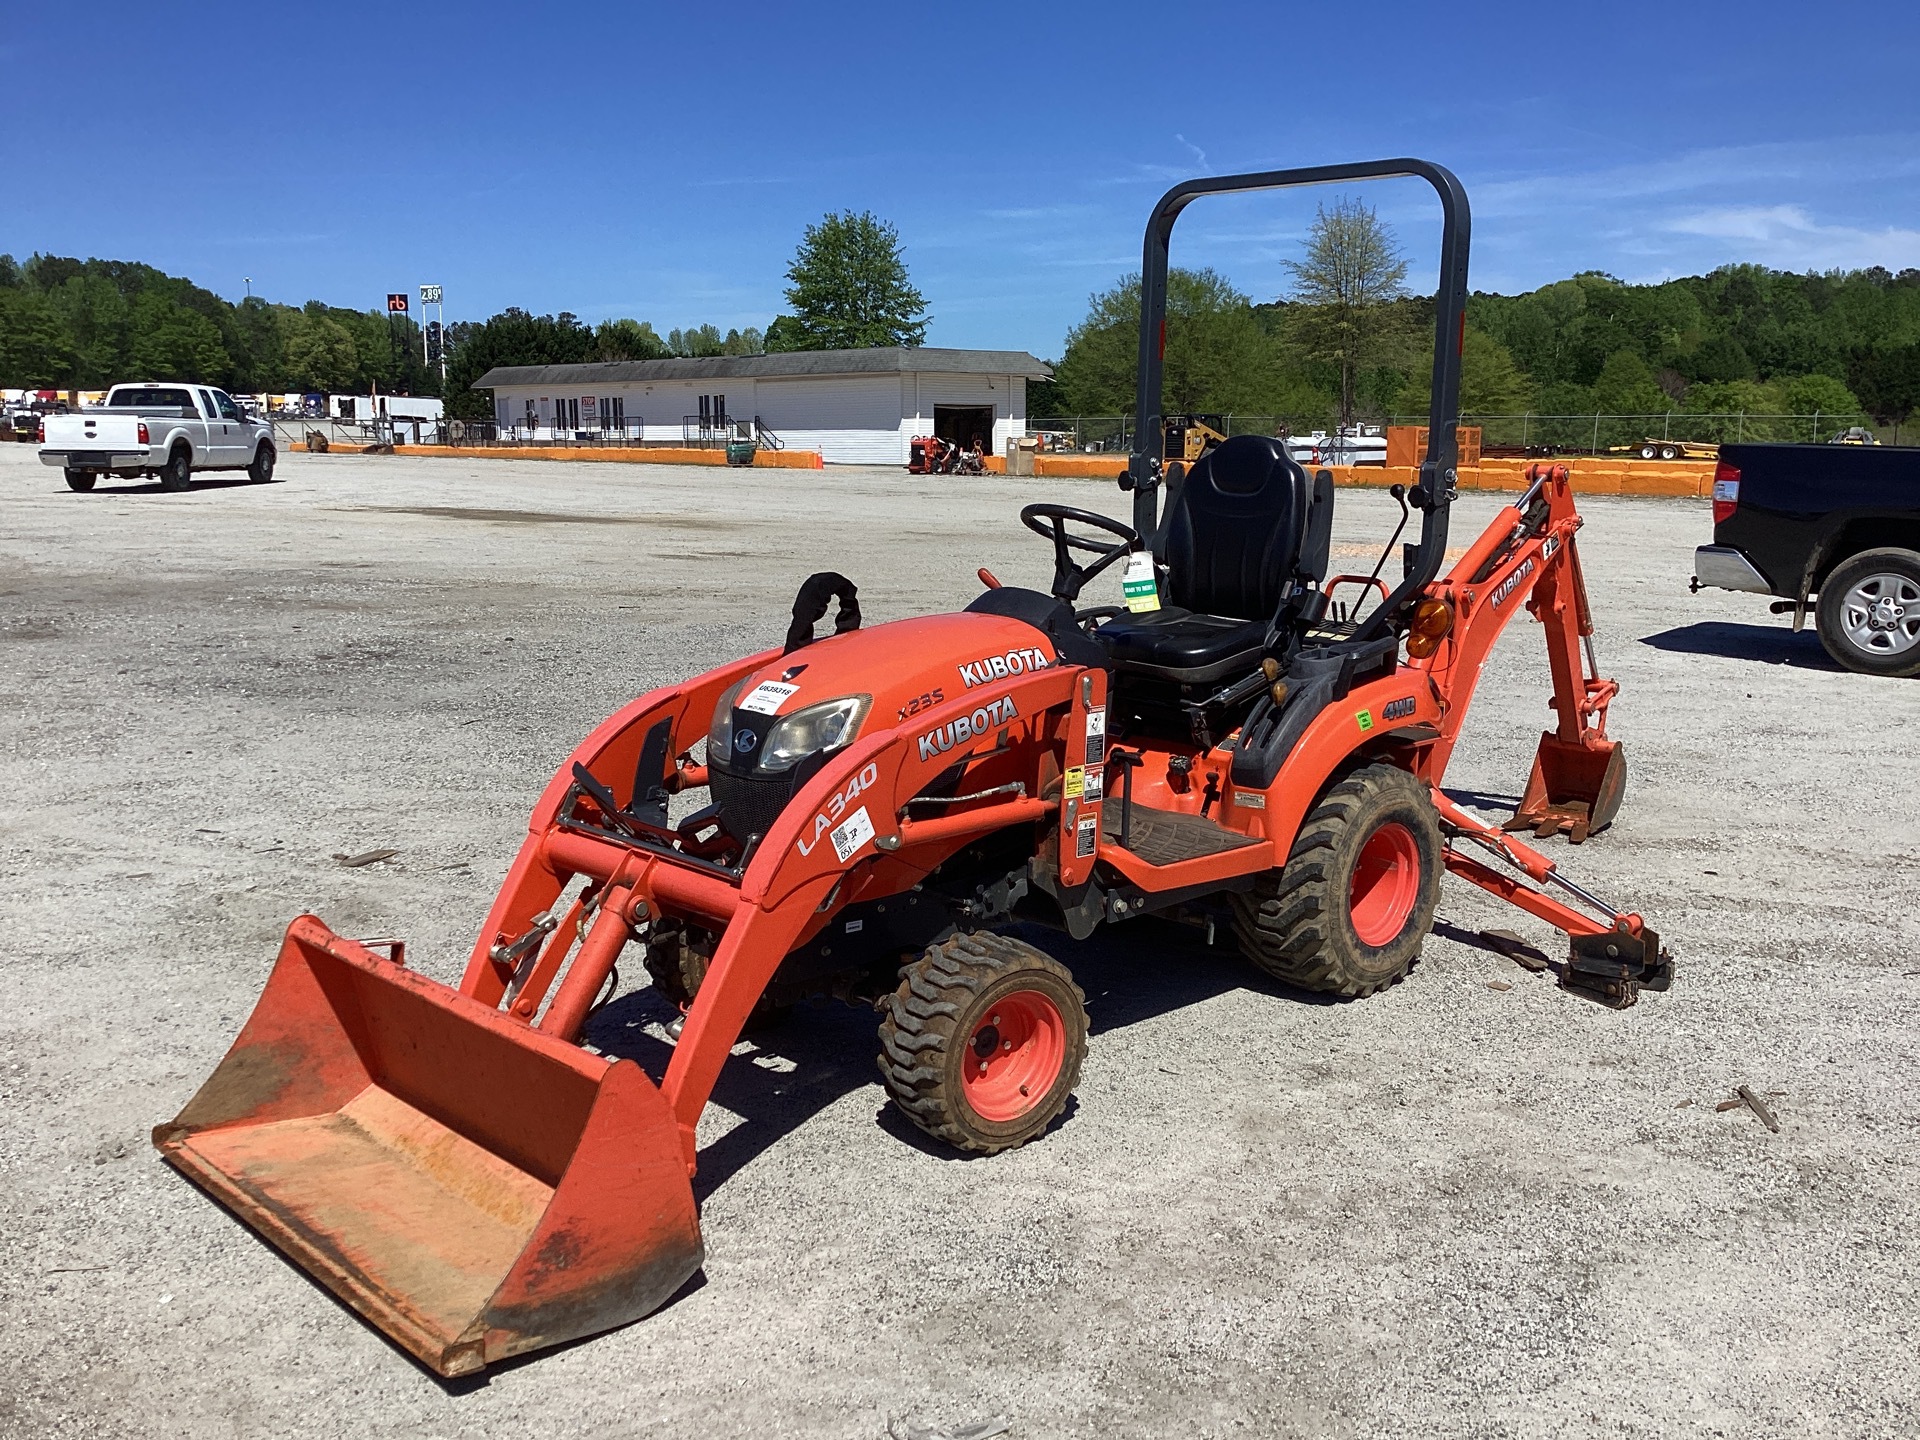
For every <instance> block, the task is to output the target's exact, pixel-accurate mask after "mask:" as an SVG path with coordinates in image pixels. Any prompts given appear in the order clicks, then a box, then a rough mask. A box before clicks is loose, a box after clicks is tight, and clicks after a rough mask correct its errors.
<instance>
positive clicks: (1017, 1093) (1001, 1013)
mask: <svg viewBox="0 0 1920 1440" xmlns="http://www.w3.org/2000/svg"><path fill="white" fill-rule="evenodd" d="M1066 1058H1067V1024H1066V1021H1064V1020H1062V1019H1061V1018H1060V1010H1059V1007H1058V1006H1056V1005H1055V1004H1054V1003H1053V1001H1051V1000H1049V999H1048V998H1047V997H1046V996H1045V995H1042V994H1041V993H1040V992H1039V991H1038V990H1016V991H1014V992H1013V993H1012V994H1011V995H1003V996H1001V997H1000V999H999V1000H997V1001H996V1002H995V1003H994V1004H993V1006H992V1007H991V1008H990V1009H989V1010H988V1011H987V1013H986V1016H985V1017H984V1018H983V1019H982V1021H981V1023H980V1024H979V1025H978V1026H976V1027H975V1029H974V1032H973V1034H971V1035H969V1036H968V1037H967V1048H966V1050H965V1051H964V1052H963V1053H962V1055H961V1058H960V1063H961V1072H960V1084H961V1091H962V1093H963V1094H965V1096H966V1097H967V1104H968V1105H970V1106H971V1107H972V1108H973V1113H974V1114H976V1115H978V1116H979V1117H980V1118H981V1119H982V1120H988V1121H995V1122H1005V1121H1008V1120H1018V1119H1019V1118H1020V1117H1021V1116H1022V1115H1024V1114H1026V1113H1027V1112H1028V1111H1029V1110H1031V1109H1032V1108H1033V1107H1034V1106H1036V1105H1038V1104H1039V1103H1040V1102H1041V1101H1042V1100H1044V1099H1046V1097H1047V1092H1048V1091H1050V1090H1052V1089H1053V1082H1054V1081H1056V1080H1058V1079H1059V1078H1060V1067H1061V1066H1062V1065H1063V1064H1065V1063H1066Z"/></svg>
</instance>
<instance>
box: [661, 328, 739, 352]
mask: <svg viewBox="0 0 1920 1440" xmlns="http://www.w3.org/2000/svg"><path fill="white" fill-rule="evenodd" d="M667 349H668V351H669V352H671V353H672V354H674V355H678V356H681V357H682V358H685V359H690V360H702V359H707V358H709V357H711V356H714V355H724V354H726V341H725V340H724V339H722V338H721V335H720V329H719V327H718V326H716V325H695V326H690V327H689V328H687V329H685V330H669V331H668V332H667Z"/></svg>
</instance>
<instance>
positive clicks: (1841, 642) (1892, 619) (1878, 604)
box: [1815, 546, 1920, 676]
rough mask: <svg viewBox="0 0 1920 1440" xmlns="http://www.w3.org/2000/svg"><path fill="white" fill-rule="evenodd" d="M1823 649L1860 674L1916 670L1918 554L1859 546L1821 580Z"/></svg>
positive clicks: (1919, 648)
mask: <svg viewBox="0 0 1920 1440" xmlns="http://www.w3.org/2000/svg"><path fill="white" fill-rule="evenodd" d="M1815 620H1816V623H1817V624H1818V626H1819V630H1820V643H1821V644H1822V645H1823V646H1825V647H1826V651H1827V654H1829V655H1831V656H1832V657H1833V658H1834V659H1835V660H1837V661H1839V662H1840V663H1841V664H1842V665H1844V666H1846V667H1847V669H1849V670H1855V671H1858V672H1859V673H1860V674H1862V675H1890V676H1911V675H1920V555H1917V554H1915V553H1914V552H1913V551H1911V550H1900V549H1896V548H1894V547H1891V546H1889V547H1887V548H1885V549H1882V550H1863V551H1861V552H1860V553H1859V554H1858V555H1855V556H1852V557H1851V558H1849V559H1846V560H1843V561H1841V562H1840V563H1839V564H1838V565H1836V566H1834V568H1833V573H1832V574H1830V575H1828V576H1827V578H1826V579H1825V580H1823V581H1821V582H1820V603H1819V606H1818V608H1817V609H1816V611H1815Z"/></svg>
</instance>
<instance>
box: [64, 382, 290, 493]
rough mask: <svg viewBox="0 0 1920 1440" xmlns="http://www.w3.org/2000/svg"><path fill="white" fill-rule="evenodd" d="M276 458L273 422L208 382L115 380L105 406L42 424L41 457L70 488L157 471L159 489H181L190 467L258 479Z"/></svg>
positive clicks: (86, 487) (270, 469) (267, 473)
mask: <svg viewBox="0 0 1920 1440" xmlns="http://www.w3.org/2000/svg"><path fill="white" fill-rule="evenodd" d="M274 459H275V452H274V448H273V427H272V426H271V425H269V424H268V423H267V422H266V421H264V420H252V419H249V418H248V417H247V416H245V415H243V414H241V413H240V407H239V406H238V405H236V404H234V403H233V400H232V398H231V397H229V396H228V395H227V393H226V392H225V391H224V390H215V389H214V388H212V387H211V386H208V385H193V384H185V383H179V384H175V383H165V384H155V383H151V382H148V383H145V384H140V385H116V386H114V387H113V389H112V390H111V391H109V392H108V394H107V403H106V404H105V405H99V406H94V407H91V408H89V409H85V410H81V411H79V412H77V413H75V414H72V415H49V416H47V417H46V419H45V420H44V421H43V422H42V423H41V427H40V463H41V464H43V465H55V466H58V467H59V468H60V469H62V470H64V471H65V472H66V476H67V484H68V486H69V487H71V488H72V489H75V490H91V489H93V486H94V482H95V481H96V480H98V479H99V478H100V477H101V476H102V475H118V476H119V477H120V478H122V479H123V480H132V479H136V478H138V477H139V476H142V475H157V476H159V477H160V488H161V489H162V490H184V489H186V488H187V483H188V481H189V480H190V479H191V477H192V475H193V472H194V471H196V470H244V471H246V472H247V474H248V476H249V477H250V478H252V479H253V480H256V481H258V482H259V483H261V484H263V485H264V484H265V483H266V482H268V481H269V480H271V479H273V462H274Z"/></svg>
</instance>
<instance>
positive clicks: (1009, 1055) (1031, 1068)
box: [880, 934, 1087, 1155]
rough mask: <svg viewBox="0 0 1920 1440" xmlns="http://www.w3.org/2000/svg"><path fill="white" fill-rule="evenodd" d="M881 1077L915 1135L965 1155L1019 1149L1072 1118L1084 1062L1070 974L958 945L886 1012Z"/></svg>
mask: <svg viewBox="0 0 1920 1440" xmlns="http://www.w3.org/2000/svg"><path fill="white" fill-rule="evenodd" d="M881 1014H882V1018H881V1021H880V1077H881V1079H882V1080H883V1081H884V1082H885V1084H886V1087H887V1094H888V1095H890V1096H891V1097H892V1098H893V1103H894V1104H896V1105H898V1106H899V1107H900V1110H901V1113H903V1114H904V1115H905V1116H906V1117H907V1118H908V1119H909V1120H911V1121H912V1122H913V1123H914V1124H915V1125H918V1126H919V1127H920V1128H921V1129H922V1130H924V1131H926V1132H927V1134H929V1135H932V1136H934V1137H935V1138H936V1139H940V1140H944V1141H946V1142H947V1143H948V1144H949V1145H952V1146H954V1147H956V1148H957V1149H961V1150H971V1151H973V1152H975V1153H976V1154H981V1155H992V1154H994V1153H995V1152H997V1151H1000V1150H1010V1149H1012V1148H1013V1147H1014V1146H1016V1145H1024V1144H1025V1143H1026V1142H1027V1141H1029V1140H1031V1139H1033V1138H1034V1136H1036V1135H1038V1134H1040V1132H1041V1131H1043V1130H1045V1129H1046V1128H1047V1127H1048V1126H1049V1125H1051V1124H1052V1123H1053V1122H1054V1120H1055V1119H1056V1118H1058V1116H1059V1114H1060V1112H1061V1111H1062V1110H1064V1109H1066V1106H1067V1097H1068V1096H1070V1095H1071V1094H1072V1093H1073V1087H1074V1086H1075V1085H1076V1084H1077V1083H1078V1082H1079V1079H1080V1062H1081V1061H1082V1060H1084V1059H1085V1058H1086V1054H1087V1005H1086V996H1085V995H1083V994H1081V993H1080V987H1079V986H1077V985H1075V984H1074V983H1073V976H1072V975H1070V974H1069V973H1068V972H1067V967H1066V966H1064V965H1062V964H1060V962H1059V961H1057V960H1054V959H1052V958H1051V957H1050V956H1047V955H1044V954H1042V953H1041V952H1040V951H1038V950H1036V949H1034V948H1033V946H1031V945H1025V944H1022V943H1021V942H1020V941H1018V940H1009V939H1008V938H1007V937H1006V936H1004V935H990V934H978V935H955V936H954V937H952V938H951V939H949V940H946V941H944V942H942V943H941V944H938V945H933V946H929V947H928V949H927V952H926V953H925V954H924V955H922V956H921V957H920V958H919V959H918V960H915V961H914V962H913V963H912V964H910V965H908V966H906V968H905V969H903V970H902V971H901V972H900V988H899V989H897V990H895V991H894V992H893V994H892V995H890V996H888V997H887V999H886V1001H885V1002H884V1003H883V1004H882V1006H881Z"/></svg>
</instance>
